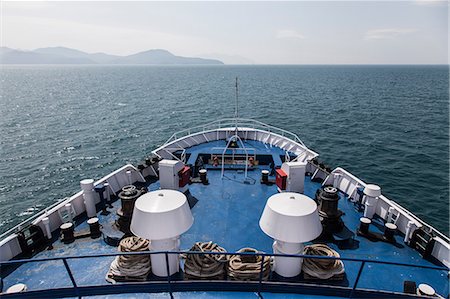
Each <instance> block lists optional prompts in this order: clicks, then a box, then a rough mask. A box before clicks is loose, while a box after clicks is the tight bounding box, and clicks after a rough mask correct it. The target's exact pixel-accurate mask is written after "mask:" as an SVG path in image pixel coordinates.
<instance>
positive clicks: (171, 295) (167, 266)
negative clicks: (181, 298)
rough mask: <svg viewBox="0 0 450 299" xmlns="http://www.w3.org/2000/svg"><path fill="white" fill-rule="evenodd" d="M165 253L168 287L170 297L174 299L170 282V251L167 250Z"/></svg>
mask: <svg viewBox="0 0 450 299" xmlns="http://www.w3.org/2000/svg"><path fill="white" fill-rule="evenodd" d="M164 254H165V256H166V271H167V288H168V291H169V294H170V298H172V299H173V294H172V285H171V284H170V268H169V253H167V251H166V252H165V253H164Z"/></svg>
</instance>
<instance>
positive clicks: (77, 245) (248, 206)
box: [4, 141, 449, 298]
mask: <svg viewBox="0 0 450 299" xmlns="http://www.w3.org/2000/svg"><path fill="white" fill-rule="evenodd" d="M247 145H248V146H251V147H253V148H255V150H256V154H260V155H263V154H264V155H267V154H269V155H273V157H274V158H277V159H279V161H278V160H277V162H276V163H275V164H277V163H280V164H281V159H280V155H283V154H284V152H283V151H282V150H281V149H279V148H275V147H274V148H270V147H268V146H266V145H264V144H263V143H260V142H254V141H251V142H247ZM223 146H225V144H224V142H223V141H222V142H220V141H219V142H211V143H208V144H202V145H199V146H195V147H192V148H190V149H188V150H187V153H189V154H190V158H189V160H190V162H195V160H196V157H197V155H198V154H201V153H210V152H211V148H213V147H223ZM191 160H192V161H191ZM192 164H193V163H192ZM219 169H220V167H218V170H217V171H215V170H209V171H208V179H209V183H210V184H209V185H203V184H192V185H190V186H189V189H190V192H191V194H192V195H193V196H194V197H196V198H197V199H198V202H197V204H196V205H195V206H194V207H193V209H192V212H193V216H194V224H193V226H192V227H191V229H190V230H189V231H188V232H187V233H185V234H184V235H182V237H181V248H182V249H183V250H188V249H190V248H191V246H192V245H193V244H194V243H195V242H197V241H210V240H212V241H214V242H216V243H218V244H219V245H221V246H223V247H224V248H225V249H227V250H228V251H230V252H232V251H237V250H239V249H240V248H243V247H253V248H256V249H258V250H262V251H265V252H267V253H271V252H272V242H273V240H272V239H270V238H269V237H268V236H266V235H265V234H264V233H263V232H262V231H261V229H260V228H259V217H260V216H261V213H262V211H263V208H264V205H265V202H266V200H267V199H268V198H269V197H270V196H271V195H273V194H275V193H277V188H276V186H275V185H272V186H267V185H262V184H260V182H259V179H260V170H261V169H268V167H267V166H262V165H261V166H257V169H256V170H255V171H249V172H248V176H249V177H250V178H252V179H253V180H251V183H250V184H248V183H244V182H243V180H244V173H243V171H239V170H238V171H237V170H226V171H225V177H224V178H223V179H222V178H221V171H220V170H219ZM320 186H321V185H320V183H315V182H311V180H310V178H309V177H306V179H305V194H306V195H308V196H309V197H312V198H313V197H314V195H315V192H316V190H317V189H318V188H320ZM158 188H159V182H155V183H153V184H150V185H149V186H148V189H149V190H156V189H158ZM118 205H119V203H118V202H116V203H115V208H117V207H118ZM339 208H340V209H341V210H342V211H343V212H344V213H345V214H344V216H343V217H342V219H343V220H344V222H345V224H346V226H347V227H348V228H349V229H350V230H351V231H353V232H355V231H356V229H357V227H358V225H359V218H360V217H361V213H360V212H358V211H357V209H356V208H355V206H354V204H353V203H351V202H350V201H349V200H348V199H347V198H346V197H344V196H343V195H341V200H340V201H339ZM115 218H116V215H115V213H114V212H113V213H111V214H110V215H108V216H102V215H99V219H100V223H103V224H104V225H107V223H112V222H113V221H114V219H115ZM379 223H380V224H381V222H379ZM83 229H87V224H86V223H83V224H80V225H79V226H78V227H77V228H76V230H77V231H81V230H83ZM375 229H376V225H372V226H371V230H375ZM355 240H356V243H357V245H358V246H357V248H354V249H339V248H337V246H336V245H334V244H329V246H330V247H332V248H334V249H335V250H337V251H338V252H339V253H340V255H341V257H347V258H364V259H370V260H375V261H389V262H399V263H407V264H415V265H430V266H432V265H433V264H432V263H431V262H429V261H427V260H424V259H423V258H422V257H421V256H420V255H419V253H418V252H416V251H415V250H413V249H411V248H410V247H408V246H406V245H403V238H402V236H400V235H397V236H396V240H397V243H398V244H402V246H401V247H395V246H394V245H392V244H389V243H384V242H372V241H369V240H367V239H365V238H362V237H359V236H355ZM115 252H117V248H115V247H111V246H109V245H107V244H106V243H105V242H104V241H103V240H102V239H101V238H100V239H95V240H92V239H90V238H88V239H79V240H76V241H75V242H74V243H72V244H69V245H64V244H62V243H61V242H60V241H57V242H55V244H54V249H53V250H50V251H44V252H41V253H39V254H37V255H36V256H35V258H43V257H54V256H69V255H85V254H102V253H115ZM112 260H113V257H97V258H89V259H79V260H69V261H68V263H69V266H70V267H71V269H72V271H73V273H74V278H75V281H76V282H77V284H78V285H79V286H86V285H99V284H103V285H108V283H107V282H106V281H105V275H106V273H107V271H108V268H109V265H110V263H111V261H112ZM344 264H345V269H346V275H347V278H346V280H345V281H344V282H341V283H340V285H342V286H352V285H353V283H354V282H355V279H356V277H357V274H358V270H359V267H360V263H359V262H351V261H346V262H344ZM405 280H412V281H415V282H417V284H419V283H427V284H429V285H431V286H433V287H434V289H435V290H436V292H437V293H439V294H440V295H442V296H444V297H447V296H448V294H449V281H448V277H447V273H446V271H437V270H430V269H420V268H411V267H405V266H388V265H382V264H376V263H366V265H365V267H364V270H363V272H362V275H361V277H360V280H359V283H358V287H359V288H367V289H379V290H386V291H395V292H402V291H403V282H404V281H405ZM19 282H21V283H25V284H26V285H27V286H28V289H29V290H37V289H47V288H57V287H70V286H71V285H72V284H71V281H70V278H69V276H68V275H67V273H66V270H65V268H64V265H63V263H62V261H48V262H39V263H28V264H24V265H22V266H20V267H19V268H18V269H17V270H15V271H14V272H13V273H11V274H10V275H9V276H7V277H6V278H5V279H4V285H5V287H4V289H6V288H8V287H9V286H11V285H13V284H15V283H19ZM236 295H238V297H239V298H256V297H257V295H256V294H254V293H234V292H231V293H223V292H218V293H208V292H206V293H205V292H186V293H174V297H175V298H212V297H214V298H228V297H234V296H236ZM262 295H263V297H264V298H324V297H323V296H312V295H311V296H309V295H308V296H304V295H303V296H299V295H288V296H287V295H286V294H271V293H263V294H262ZM133 296H135V297H133ZM142 296H143V295H142V294H136V295H130V298H142ZM168 296H169V294H168V293H159V294H152V295H151V297H150V298H167V297H168ZM145 297H146V298H149V296H148V295H147V294H146V295H145ZM107 298H115V296H108V297H107ZM327 298H330V297H327Z"/></svg>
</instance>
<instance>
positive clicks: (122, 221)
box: [116, 185, 143, 234]
mask: <svg viewBox="0 0 450 299" xmlns="http://www.w3.org/2000/svg"><path fill="white" fill-rule="evenodd" d="M142 193H143V191H142V190H138V189H137V188H136V187H135V186H133V185H127V186H124V187H122V191H121V192H120V193H119V198H120V201H121V203H122V207H121V208H119V209H118V210H117V215H118V216H119V219H117V222H116V224H117V226H118V227H119V229H120V231H122V232H124V233H126V234H129V233H130V223H131V216H132V215H133V209H134V204H135V201H136V199H138V197H139V196H141V195H142Z"/></svg>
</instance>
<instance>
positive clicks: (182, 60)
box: [113, 49, 223, 64]
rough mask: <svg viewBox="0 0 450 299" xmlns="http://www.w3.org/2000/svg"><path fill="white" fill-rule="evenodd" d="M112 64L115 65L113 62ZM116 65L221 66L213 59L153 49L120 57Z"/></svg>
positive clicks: (219, 62)
mask: <svg viewBox="0 0 450 299" xmlns="http://www.w3.org/2000/svg"><path fill="white" fill-rule="evenodd" d="M113 63H116V61H114V62H113ZM117 63H120V64H122V63H126V64H223V62H221V61H219V60H215V59H204V58H194V57H181V56H175V55H173V54H172V53H170V52H169V51H167V50H162V49H155V50H148V51H144V52H140V53H137V54H133V55H129V56H125V57H122V58H120V59H118V60H117Z"/></svg>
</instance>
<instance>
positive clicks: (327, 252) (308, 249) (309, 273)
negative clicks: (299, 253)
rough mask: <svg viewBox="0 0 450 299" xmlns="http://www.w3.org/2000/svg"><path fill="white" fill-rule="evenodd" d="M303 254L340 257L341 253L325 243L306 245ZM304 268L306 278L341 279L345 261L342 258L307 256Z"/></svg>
mask: <svg viewBox="0 0 450 299" xmlns="http://www.w3.org/2000/svg"><path fill="white" fill-rule="evenodd" d="M303 254H305V255H316V256H330V257H337V258H339V257H340V255H339V253H337V252H336V251H335V250H333V249H331V248H330V247H328V246H327V245H325V244H313V245H308V246H305V249H304V250H303ZM302 270H303V274H304V277H305V278H317V279H330V278H333V279H341V278H343V276H344V272H345V269H344V263H343V262H342V261H341V260H334V259H314V258H305V259H304V260H303V266H302Z"/></svg>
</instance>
